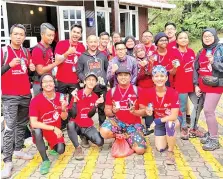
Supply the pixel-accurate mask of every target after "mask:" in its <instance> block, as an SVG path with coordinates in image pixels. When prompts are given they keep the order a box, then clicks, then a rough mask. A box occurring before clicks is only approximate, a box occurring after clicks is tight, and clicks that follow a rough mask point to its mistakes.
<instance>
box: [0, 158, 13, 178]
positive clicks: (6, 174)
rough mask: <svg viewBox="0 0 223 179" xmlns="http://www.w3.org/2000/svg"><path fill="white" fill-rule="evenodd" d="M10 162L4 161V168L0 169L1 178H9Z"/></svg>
mask: <svg viewBox="0 0 223 179" xmlns="http://www.w3.org/2000/svg"><path fill="white" fill-rule="evenodd" d="M12 167H13V165H12V162H6V163H5V164H4V168H3V170H2V171H1V178H9V177H11V175H12Z"/></svg>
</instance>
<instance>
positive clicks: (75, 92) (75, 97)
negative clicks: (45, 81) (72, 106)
mask: <svg viewBox="0 0 223 179" xmlns="http://www.w3.org/2000/svg"><path fill="white" fill-rule="evenodd" d="M77 91H78V89H77V88H76V89H75V90H73V91H72V92H71V94H72V96H73V97H74V102H75V103H76V102H77V101H79V100H80V99H79V98H78V96H77Z"/></svg>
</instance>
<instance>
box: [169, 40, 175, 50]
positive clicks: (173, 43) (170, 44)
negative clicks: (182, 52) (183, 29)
mask: <svg viewBox="0 0 223 179" xmlns="http://www.w3.org/2000/svg"><path fill="white" fill-rule="evenodd" d="M176 46H177V41H176V40H174V41H172V42H169V43H168V44H167V50H168V51H171V50H172V49H173V47H176Z"/></svg>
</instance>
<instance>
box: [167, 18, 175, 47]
mask: <svg viewBox="0 0 223 179" xmlns="http://www.w3.org/2000/svg"><path fill="white" fill-rule="evenodd" d="M176 32H177V29H176V24H174V23H173V22H167V23H166V24H165V34H166V35H167V36H168V39H169V43H168V45H167V49H168V50H171V49H172V48H173V47H174V46H175V47H176V46H177V43H176Z"/></svg>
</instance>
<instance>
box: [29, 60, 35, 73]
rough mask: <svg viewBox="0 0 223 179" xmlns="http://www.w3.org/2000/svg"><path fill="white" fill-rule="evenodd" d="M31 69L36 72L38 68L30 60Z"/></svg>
mask: <svg viewBox="0 0 223 179" xmlns="http://www.w3.org/2000/svg"><path fill="white" fill-rule="evenodd" d="M29 69H30V70H31V71H35V70H36V67H35V65H34V64H33V62H32V59H30V61H29Z"/></svg>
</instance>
